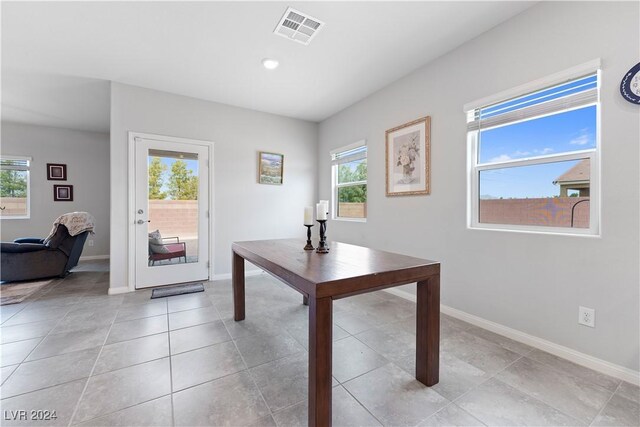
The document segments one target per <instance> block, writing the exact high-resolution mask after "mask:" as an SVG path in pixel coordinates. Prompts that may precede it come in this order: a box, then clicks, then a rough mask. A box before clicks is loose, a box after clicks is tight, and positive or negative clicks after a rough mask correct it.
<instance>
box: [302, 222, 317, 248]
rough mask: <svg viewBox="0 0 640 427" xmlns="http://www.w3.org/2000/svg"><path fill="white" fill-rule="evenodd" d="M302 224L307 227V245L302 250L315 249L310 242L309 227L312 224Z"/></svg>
mask: <svg viewBox="0 0 640 427" xmlns="http://www.w3.org/2000/svg"><path fill="white" fill-rule="evenodd" d="M304 226H305V227H307V245H306V246H305V247H304V250H305V251H312V250H314V249H315V248H314V247H313V245H312V244H311V227H313V224H305V225H304Z"/></svg>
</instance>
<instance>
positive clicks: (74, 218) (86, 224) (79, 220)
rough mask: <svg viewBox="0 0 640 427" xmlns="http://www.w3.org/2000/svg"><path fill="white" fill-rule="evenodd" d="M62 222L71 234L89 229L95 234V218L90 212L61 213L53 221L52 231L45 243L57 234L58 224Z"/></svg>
mask: <svg viewBox="0 0 640 427" xmlns="http://www.w3.org/2000/svg"><path fill="white" fill-rule="evenodd" d="M60 224H62V225H64V226H65V227H67V230H69V234H70V235H71V236H77V235H78V234H81V233H84V232H85V231H89V232H90V233H91V234H95V233H94V232H93V229H94V227H95V219H94V218H93V215H91V214H90V213H89V212H69V213H66V214H63V215H60V216H59V217H58V218H57V219H56V220H55V221H54V223H53V228H52V229H51V233H49V235H48V236H47V238H46V239H44V242H45V244H46V243H47V242H49V240H51V238H53V236H55V235H56V231H58V226H59V225H60Z"/></svg>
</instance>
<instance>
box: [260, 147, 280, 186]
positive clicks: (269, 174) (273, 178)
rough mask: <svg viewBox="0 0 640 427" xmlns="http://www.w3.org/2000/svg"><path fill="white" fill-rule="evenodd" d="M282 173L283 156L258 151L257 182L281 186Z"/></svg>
mask: <svg viewBox="0 0 640 427" xmlns="http://www.w3.org/2000/svg"><path fill="white" fill-rule="evenodd" d="M283 172H284V154H277V153H267V152H264V151H260V153H259V154H258V182H259V183H260V184H276V185H279V184H282V176H283Z"/></svg>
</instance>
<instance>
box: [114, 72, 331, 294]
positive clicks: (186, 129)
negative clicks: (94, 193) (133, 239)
mask: <svg viewBox="0 0 640 427" xmlns="http://www.w3.org/2000/svg"><path fill="white" fill-rule="evenodd" d="M129 131H134V132H143V133H152V134H158V135H167V136H175V137H182V138H192V139H200V140H206V141H213V142H214V143H215V145H214V149H213V159H214V164H213V173H214V190H213V191H214V193H213V197H214V207H215V212H213V230H214V239H215V246H214V256H215V262H214V265H213V273H214V274H215V275H218V276H219V275H224V274H229V273H230V272H231V243H232V242H234V241H240V240H257V239H274V238H287V237H296V236H299V237H300V238H302V237H303V236H304V233H305V231H304V227H302V214H303V207H304V206H310V205H311V204H312V203H313V202H314V200H317V197H316V178H317V177H316V170H317V169H316V168H317V164H316V163H317V162H316V158H315V154H316V147H317V135H318V125H317V124H316V123H311V122H306V121H302V120H296V119H291V118H286V117H282V116H277V115H273V114H267V113H261V112H257V111H252V110H247V109H243V108H237V107H231V106H228V105H223V104H218V103H214V102H208V101H203V100H199V99H195V98H189V97H185V96H179V95H173V94H170V93H166V92H159V91H155V90H150V89H143V88H139V87H135V86H128V85H123V84H119V83H112V84H111V225H112V227H111V242H112V251H111V291H110V292H112V293H113V292H120V291H125V289H126V287H127V286H128V285H129V283H128V276H127V269H128V265H127V263H128V254H127V251H126V248H127V241H128V239H129V236H128V228H129V227H128V214H129V211H128V209H129V207H128V206H127V204H128V201H127V199H128V185H129V183H128V182H127V173H128V172H127V164H128V163H127V162H128V158H127V157H128V132H129ZM258 151H271V152H277V153H282V154H284V183H283V184H282V185H261V184H258V183H257V168H258V163H257V161H258V160H257V158H258Z"/></svg>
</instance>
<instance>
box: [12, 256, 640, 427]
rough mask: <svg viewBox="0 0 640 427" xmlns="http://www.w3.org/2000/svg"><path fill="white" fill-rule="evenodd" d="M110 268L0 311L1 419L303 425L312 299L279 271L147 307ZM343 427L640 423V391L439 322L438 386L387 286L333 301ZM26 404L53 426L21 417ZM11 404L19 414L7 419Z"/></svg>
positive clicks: (97, 265)
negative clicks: (118, 290) (421, 377)
mask: <svg viewBox="0 0 640 427" xmlns="http://www.w3.org/2000/svg"><path fill="white" fill-rule="evenodd" d="M107 270H108V267H107V264H106V263H105V262H93V263H83V264H81V266H80V267H79V268H78V269H76V271H75V272H74V273H73V274H71V275H70V276H68V277H67V278H65V279H63V280H57V281H56V282H55V284H53V286H50V287H48V288H46V289H45V291H44V292H43V293H41V294H40V295H39V296H37V297H36V298H34V299H32V300H30V301H27V302H26V303H23V304H19V305H15V306H4V307H2V308H1V309H0V315H1V320H2V325H1V327H0V336H1V343H2V344H1V345H0V356H1V359H0V360H1V363H0V365H1V367H0V373H1V376H2V386H1V387H0V396H1V398H2V400H1V401H0V406H1V409H2V411H1V412H0V414H2V418H3V419H2V421H1V424H2V425H5V426H11V425H37V426H45V425H83V426H103V425H104V426H134V425H135V426H146V425H149V426H151V425H154V426H161V425H178V426H194V425H221V426H222V425H227V426H299V425H306V416H307V404H306V394H307V351H306V349H307V346H308V340H307V315H308V313H307V307H305V306H303V305H302V304H301V297H300V296H299V295H298V294H297V293H296V292H294V291H292V290H290V289H289V288H288V287H286V286H285V285H283V284H281V283H279V282H278V281H276V280H275V279H273V278H271V277H270V276H268V275H261V276H256V277H251V278H248V279H247V319H246V320H245V321H243V322H234V321H233V320H232V297H231V284H230V281H228V280H227V281H220V282H212V283H207V284H206V291H205V292H204V293H199V294H192V295H186V296H179V297H171V298H167V299H162V300H150V299H149V294H150V292H149V291H139V292H136V293H133V294H126V295H118V296H107V295H106V290H107V287H108V271H107ZM334 307H335V308H334V313H335V314H334V318H335V326H334V341H335V342H334V362H333V363H334V365H333V366H334V368H333V369H334V371H333V374H334V389H333V405H334V411H333V417H334V425H335V426H356V425H357V426H379V425H387V426H443V425H464V426H472V425H504V426H507V425H508V426H513V425H536V426H541V425H572V426H574V425H594V426H621V425H638V424H640V409H639V408H640V390H639V388H638V387H636V386H632V385H630V384H627V383H622V382H620V381H619V380H616V379H614V378H611V377H608V376H605V375H602V374H599V373H597V372H594V371H591V370H589V369H586V368H583V367H580V366H577V365H575V364H573V363H570V362H567V361H565V360H562V359H558V358H556V357H554V356H552V355H550V354H547V353H544V352H541V351H539V350H535V349H533V348H531V347H528V346H526V345H523V344H520V343H517V342H515V341H511V340H509V339H507V338H504V337H501V336H499V335H496V334H493V333H491V332H488V331H486V330H483V329H479V328H477V327H474V326H472V325H470V324H467V323H464V322H461V321H459V320H456V319H453V318H451V317H448V316H445V315H443V316H442V334H441V335H442V340H441V371H440V378H441V380H440V383H439V384H437V385H436V386H434V387H432V388H428V387H425V386H424V385H422V384H420V383H419V382H417V381H416V380H415V379H414V377H413V371H414V357H415V356H414V355H415V335H414V334H415V307H414V305H413V304H412V303H410V302H408V301H405V300H403V299H400V298H398V297H396V296H393V295H391V294H388V293H386V292H377V293H372V294H366V295H363V296H357V297H352V298H348V299H343V300H339V301H336V303H335V304H334ZM19 410H27V411H30V410H44V411H53V410H55V411H56V416H57V418H56V419H55V420H49V421H33V420H27V421H19V420H11V419H7V418H11V414H15V413H16V412H15V411H19ZM11 411H14V412H11Z"/></svg>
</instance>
